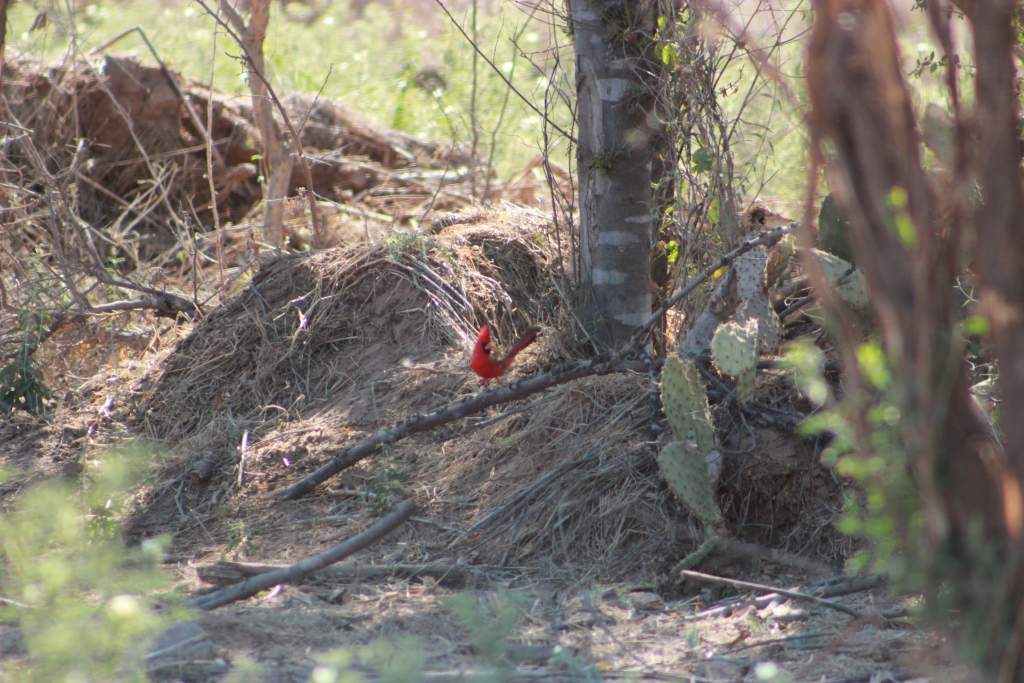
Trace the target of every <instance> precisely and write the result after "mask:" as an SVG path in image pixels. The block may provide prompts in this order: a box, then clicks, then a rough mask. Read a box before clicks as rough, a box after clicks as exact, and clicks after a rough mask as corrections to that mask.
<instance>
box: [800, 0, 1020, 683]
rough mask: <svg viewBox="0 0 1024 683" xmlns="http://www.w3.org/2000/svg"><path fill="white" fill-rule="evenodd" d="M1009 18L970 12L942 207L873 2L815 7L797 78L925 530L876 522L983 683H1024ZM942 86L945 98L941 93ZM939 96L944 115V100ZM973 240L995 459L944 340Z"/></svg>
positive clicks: (861, 425) (853, 380)
mask: <svg viewBox="0 0 1024 683" xmlns="http://www.w3.org/2000/svg"><path fill="white" fill-rule="evenodd" d="M965 4H967V3H965ZM938 8H939V6H934V7H931V8H930V9H931V11H932V13H933V14H932V17H933V22H934V24H935V26H936V27H937V28H938V30H939V31H940V35H941V34H942V33H943V32H944V31H945V32H948V25H946V24H943V20H942V19H941V17H940V15H939V9H938ZM1011 8H1012V4H1011V3H1010V2H1008V0H999V1H998V2H980V1H979V2H977V4H974V0H972V2H971V3H970V7H969V9H968V16H970V18H971V19H972V20H973V23H974V31H975V41H974V43H975V51H976V55H975V64H976V65H977V80H976V91H977V103H978V108H977V122H978V124H980V125H979V126H978V128H977V131H978V133H979V137H978V140H977V141H976V142H975V143H973V145H971V146H973V147H975V157H974V158H973V159H972V161H973V162H974V163H973V167H974V168H973V175H972V173H971V172H970V171H969V170H968V168H967V163H966V161H967V160H966V153H967V149H968V146H969V143H968V142H967V140H966V137H965V135H964V133H965V130H966V125H964V124H963V122H962V119H961V121H958V127H957V130H958V135H959V139H958V142H957V147H958V150H959V151H958V157H959V159H958V161H957V162H956V163H955V164H954V168H953V169H952V170H953V171H954V175H953V176H952V177H951V178H949V180H948V186H947V187H945V188H943V190H942V196H941V199H942V200H944V201H945V202H947V204H945V205H943V204H942V203H940V200H939V198H938V197H937V196H936V194H935V193H933V191H932V190H931V188H930V186H929V182H928V179H927V176H926V175H925V173H924V171H923V169H922V166H921V160H920V153H919V140H920V136H919V134H918V130H917V127H916V123H915V113H914V110H913V107H912V105H911V99H910V95H909V92H908V91H907V88H906V85H905V83H904V82H903V76H902V70H901V66H900V56H899V50H898V47H897V44H896V38H895V34H894V32H893V29H892V21H891V17H890V10H889V8H888V6H887V5H886V3H885V2H884V0H815V2H814V10H815V16H816V22H815V28H814V36H813V39H812V43H811V49H810V53H809V59H808V72H807V73H808V88H809V92H810V95H811V103H812V126H813V128H812V132H813V134H814V138H813V139H815V140H816V141H817V143H818V144H821V143H824V142H826V141H827V142H829V143H830V144H831V145H832V151H833V155H834V158H835V163H834V165H833V166H832V167H831V168H830V170H831V171H832V174H831V175H830V179H831V180H832V181H833V189H835V190H836V193H837V195H838V196H839V198H840V200H841V202H842V203H843V205H844V208H845V210H846V212H847V215H848V216H849V218H850V224H851V238H852V239H851V241H852V244H853V247H854V250H855V252H856V255H857V263H858V266H859V267H860V268H861V270H862V271H863V273H864V275H865V277H866V278H867V280H868V284H869V286H870V289H871V306H872V308H873V310H874V313H875V315H876V317H877V319H878V323H879V327H880V331H881V337H882V340H883V344H884V347H885V350H886V353H887V356H888V359H889V366H890V368H891V371H892V375H893V378H892V384H893V386H892V387H891V388H890V397H891V399H892V400H893V402H894V403H895V404H896V405H898V407H899V410H900V419H899V430H900V441H901V443H900V446H901V448H902V449H903V451H904V452H905V453H906V455H907V457H908V460H909V467H910V470H911V472H912V474H913V478H914V481H915V483H916V494H917V495H918V496H919V501H918V502H919V504H920V508H921V512H920V517H921V527H922V528H920V529H917V528H915V526H914V523H913V522H912V520H911V519H908V518H906V516H904V518H903V519H899V518H897V517H898V516H897V515H896V514H895V513H893V514H892V516H891V517H890V521H894V522H895V524H896V527H897V529H900V532H901V533H902V540H903V541H904V542H905V543H907V545H908V546H909V548H908V550H907V551H906V553H905V557H906V559H907V560H908V561H911V564H910V568H911V573H910V578H911V580H912V581H913V580H919V581H922V582H923V583H924V586H925V592H926V597H927V598H928V602H929V605H930V606H931V608H932V610H933V612H932V614H933V616H935V617H937V618H939V619H941V620H942V621H943V622H946V623H948V620H949V619H950V616H951V614H956V615H957V622H958V623H957V631H958V635H959V637H960V639H961V640H962V642H963V644H964V645H966V646H967V649H968V651H969V652H970V653H971V654H973V655H974V656H975V658H976V659H977V661H978V662H979V663H980V664H981V665H982V668H983V669H984V670H985V671H986V673H987V674H988V675H989V676H990V677H991V679H993V680H995V679H998V680H999V681H1000V682H1007V683H1008V682H1010V681H1024V668H1022V666H1021V659H1020V657H1021V652H1022V650H1021V643H1022V641H1024V619H1022V618H1024V612H1022V602H1021V601H1022V598H1024V574H1022V573H1021V571H1020V566H1021V564H1020V558H1021V526H1022V518H1024V510H1022V503H1024V500H1022V494H1021V481H1022V472H1024V470H1022V466H1021V463H1022V461H1024V422H1021V421H1019V417H1018V415H1019V412H1020V411H1021V410H1022V409H1024V220H1022V216H1021V211H1022V209H1024V200H1022V196H1021V177H1020V156H1019V152H1018V147H1017V140H1016V134H1015V121H1016V104H1015V99H1014V93H1015V88H1014V83H1013V62H1012V39H1013V35H1012V33H1011V32H1010V27H1011V23H1010V14H1009V12H1010V10H1011ZM943 26H947V28H945V29H943ZM947 35H948V33H947ZM947 45H948V42H947ZM953 68H956V67H955V66H954V67H953ZM947 83H948V84H953V86H955V84H956V77H950V78H949V80H948V81H947ZM951 94H952V96H953V97H952V99H953V101H956V95H955V90H951ZM975 181H977V182H978V183H979V184H980V186H981V189H982V193H983V196H984V205H983V206H982V207H980V208H979V209H978V210H977V211H976V212H975V215H974V216H972V218H973V220H972V221H971V223H970V224H968V225H962V223H963V221H962V217H963V216H964V215H965V213H966V210H965V206H966V205H967V202H966V198H967V197H968V196H969V192H968V191H967V190H966V188H968V187H970V186H971V185H972V184H973V183H974V182H975ZM970 230H973V233H974V235H975V236H976V238H977V239H976V241H977V244H978V248H977V249H978V263H979V264H980V265H981V266H982V268H981V269H980V272H981V274H982V281H983V283H984V287H983V292H982V300H983V301H986V300H988V301H990V302H991V303H992V304H993V305H992V306H990V308H989V313H988V315H989V318H990V320H991V324H992V330H993V341H994V342H995V347H996V352H997V356H998V361H999V368H1000V377H999V385H1000V387H1001V388H1002V391H1003V396H1004V403H1003V406H1002V411H1003V414H1004V415H1005V416H1006V419H1005V420H1004V422H1005V429H1006V437H1007V438H1006V444H1005V447H1004V446H1003V445H1001V444H999V443H997V442H996V441H995V440H994V439H993V438H992V436H991V434H990V433H989V429H988V427H987V425H986V424H985V423H984V421H983V420H982V418H981V416H980V411H979V409H978V407H977V405H976V404H975V402H974V400H973V398H972V397H971V395H970V393H969V392H970V387H969V381H968V380H969V375H968V373H967V366H966V361H965V358H964V353H963V344H962V342H961V339H960V332H959V331H958V329H957V327H958V315H957V311H956V309H957V302H956V301H955V299H954V297H953V286H954V284H955V278H956V275H957V267H958V265H959V259H960V254H961V252H962V249H963V248H964V246H963V243H962V241H961V240H962V237H963V235H964V233H966V232H967V231H970ZM850 341H851V340H849V339H848V340H847V342H846V343H845V344H844V349H843V353H844V358H845V359H846V361H847V363H846V365H847V371H848V376H847V388H848V390H849V392H850V393H851V395H853V396H854V399H853V402H854V404H856V403H857V402H858V401H860V403H861V406H862V407H863V405H865V404H866V403H867V401H866V400H865V399H864V396H863V394H861V395H860V396H858V392H857V389H858V386H857V383H858V382H859V381H860V380H859V379H858V363H857V360H856V355H855V352H856V349H855V348H854V344H852V343H850ZM858 415H859V417H857V418H855V422H856V425H855V426H856V429H857V431H858V437H859V441H860V444H861V447H862V448H863V449H864V450H865V451H867V452H872V449H873V445H872V438H873V437H874V436H875V435H876V434H877V433H878V428H877V427H872V426H870V423H869V422H868V420H867V419H866V416H865V414H864V412H863V410H861V412H860V413H858ZM899 495H903V496H906V495H910V494H909V493H908V492H907V491H904V492H902V494H899ZM894 518H895V519H894Z"/></svg>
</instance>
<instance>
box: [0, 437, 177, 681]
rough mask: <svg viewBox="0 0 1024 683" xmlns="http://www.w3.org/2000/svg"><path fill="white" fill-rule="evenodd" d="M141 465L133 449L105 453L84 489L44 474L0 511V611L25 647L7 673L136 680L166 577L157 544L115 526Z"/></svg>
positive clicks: (157, 623)
mask: <svg viewBox="0 0 1024 683" xmlns="http://www.w3.org/2000/svg"><path fill="white" fill-rule="evenodd" d="M145 464H146V454H145V453H143V452H142V451H141V450H136V451H133V452H125V453H121V454H111V455H109V456H107V457H106V458H105V459H104V460H103V461H102V463H101V464H100V465H99V466H98V468H97V470H96V471H95V472H94V473H93V476H91V477H90V478H89V481H88V485H87V487H86V490H84V491H83V490H80V489H77V488H75V487H73V486H72V485H71V484H68V483H64V482H48V483H46V484H42V485H40V486H37V487H35V488H33V489H30V490H27V491H25V492H23V493H22V494H21V496H20V497H19V499H18V501H17V505H16V508H15V510H14V511H13V512H12V513H10V514H8V515H5V516H4V517H0V551H2V554H3V560H4V561H3V564H2V573H0V585H2V587H3V594H4V596H5V597H7V598H9V599H10V600H12V601H14V602H12V603H10V604H5V603H0V606H3V605H6V606H4V608H3V609H2V610H0V618H3V619H5V620H9V621H15V622H17V623H18V625H19V626H20V628H21V630H22V632H23V634H24V638H25V644H26V647H27V649H28V653H29V661H28V662H26V663H25V664H11V665H10V667H11V668H9V669H8V673H9V674H10V675H11V676H12V678H11V679H9V680H23V681H33V682H37V681H71V680H75V681H79V680H80V681H105V680H112V679H113V678H114V677H115V676H116V677H117V678H118V679H119V680H140V681H141V680H144V677H143V675H142V673H141V658H142V656H143V655H144V653H145V647H146V645H147V642H148V640H149V638H150V637H151V636H153V635H155V633H156V632H157V631H158V630H160V629H161V628H162V627H165V626H167V625H169V623H170V620H171V619H172V618H173V617H172V616H171V615H169V614H167V613H166V612H164V613H160V614H158V613H156V612H155V611H154V610H153V607H154V605H155V602H156V600H157V599H158V597H159V596H160V594H161V593H162V592H164V591H166V590H167V589H168V588H169V586H170V579H169V577H168V576H167V575H166V574H164V573H163V572H162V571H161V570H160V557H161V555H162V552H163V551H162V547H161V544H160V543H159V542H156V541H147V542H145V543H143V544H142V546H141V547H140V548H137V549H126V548H125V547H124V544H123V542H122V540H121V535H120V531H121V529H120V524H119V521H118V515H119V513H120V511H121V505H122V503H123V500H124V498H125V495H126V494H125V491H127V489H128V487H130V486H131V485H132V484H133V483H135V482H137V481H138V478H139V475H140V474H141V472H142V470H143V468H144V466H145Z"/></svg>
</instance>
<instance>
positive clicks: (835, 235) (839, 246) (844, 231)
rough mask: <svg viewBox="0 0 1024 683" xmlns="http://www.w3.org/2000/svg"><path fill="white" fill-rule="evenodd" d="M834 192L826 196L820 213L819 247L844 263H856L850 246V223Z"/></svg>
mask: <svg viewBox="0 0 1024 683" xmlns="http://www.w3.org/2000/svg"><path fill="white" fill-rule="evenodd" d="M834 194H835V193H834V192H830V193H828V194H827V195H825V198H824V199H823V200H821V209H820V210H819V211H818V246H819V247H821V248H822V249H824V250H825V251H827V252H828V253H830V254H833V255H835V256H837V257H839V258H841V259H843V260H844V261H849V262H850V263H853V262H854V255H853V246H851V245H850V230H851V228H850V221H848V220H846V216H844V215H843V212H842V209H840V208H839V204H838V203H837V202H836V199H835V196H834Z"/></svg>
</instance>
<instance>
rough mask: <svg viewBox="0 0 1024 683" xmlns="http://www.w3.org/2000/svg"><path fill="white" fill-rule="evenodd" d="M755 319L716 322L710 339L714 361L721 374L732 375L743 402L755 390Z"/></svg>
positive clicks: (756, 327) (756, 329) (756, 346)
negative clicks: (715, 327)
mask: <svg viewBox="0 0 1024 683" xmlns="http://www.w3.org/2000/svg"><path fill="white" fill-rule="evenodd" d="M758 327H759V325H758V322H757V320H756V319H754V318H751V319H750V320H748V321H747V323H746V324H745V325H740V324H739V323H727V324H725V325H721V326H719V328H718V330H716V331H715V337H714V339H712V340H711V352H712V354H714V359H715V365H716V366H718V369H719V370H721V371H722V372H723V373H724V374H726V375H729V376H730V377H735V378H736V381H737V385H736V398H737V399H738V400H739V402H740V403H745V402H746V401H747V400H749V399H750V396H751V395H752V394H753V393H754V377H755V375H756V373H757V351H758Z"/></svg>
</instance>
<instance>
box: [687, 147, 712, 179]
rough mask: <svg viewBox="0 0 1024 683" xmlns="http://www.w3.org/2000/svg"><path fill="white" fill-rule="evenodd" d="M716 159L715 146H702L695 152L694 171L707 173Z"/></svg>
mask: <svg viewBox="0 0 1024 683" xmlns="http://www.w3.org/2000/svg"><path fill="white" fill-rule="evenodd" d="M714 161H715V148H714V147H701V148H700V149H698V150H697V151H696V152H694V153H693V163H692V166H693V172H694V173H706V172H707V171H710V170H711V167H712V166H713V165H714Z"/></svg>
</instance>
